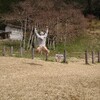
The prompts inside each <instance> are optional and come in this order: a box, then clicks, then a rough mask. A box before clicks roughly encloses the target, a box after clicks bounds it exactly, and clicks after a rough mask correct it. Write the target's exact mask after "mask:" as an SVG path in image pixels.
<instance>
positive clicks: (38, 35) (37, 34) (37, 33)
mask: <svg viewBox="0 0 100 100" xmlns="http://www.w3.org/2000/svg"><path fill="white" fill-rule="evenodd" d="M34 31H35V34H36V36H37V37H40V35H39V34H38V32H37V29H36V27H35V30H34Z"/></svg>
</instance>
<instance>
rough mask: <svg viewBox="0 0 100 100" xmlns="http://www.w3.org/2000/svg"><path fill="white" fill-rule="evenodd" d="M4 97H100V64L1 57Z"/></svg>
mask: <svg viewBox="0 0 100 100" xmlns="http://www.w3.org/2000/svg"><path fill="white" fill-rule="evenodd" d="M0 100H100V64H95V65H84V63H83V62H81V61H80V62H70V63H69V64H61V63H56V62H45V61H41V60H36V59H35V60H31V59H23V58H12V57H10V58H9V57H0Z"/></svg>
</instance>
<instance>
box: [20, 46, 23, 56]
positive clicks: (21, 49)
mask: <svg viewBox="0 0 100 100" xmlns="http://www.w3.org/2000/svg"><path fill="white" fill-rule="evenodd" d="M20 56H21V57H22V56H23V47H20Z"/></svg>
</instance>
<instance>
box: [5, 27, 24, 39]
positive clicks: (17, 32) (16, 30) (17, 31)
mask: <svg viewBox="0 0 100 100" xmlns="http://www.w3.org/2000/svg"><path fill="white" fill-rule="evenodd" d="M5 32H9V33H11V34H10V36H9V38H10V39H11V40H22V39H23V31H22V30H21V28H20V27H18V26H13V25H7V26H6V27H5Z"/></svg>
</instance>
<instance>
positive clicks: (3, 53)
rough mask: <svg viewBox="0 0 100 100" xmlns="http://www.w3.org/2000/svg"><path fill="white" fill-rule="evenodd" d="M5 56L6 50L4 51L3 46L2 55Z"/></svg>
mask: <svg viewBox="0 0 100 100" xmlns="http://www.w3.org/2000/svg"><path fill="white" fill-rule="evenodd" d="M5 54H6V50H5V46H4V47H3V49H2V55H3V56H5Z"/></svg>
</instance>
